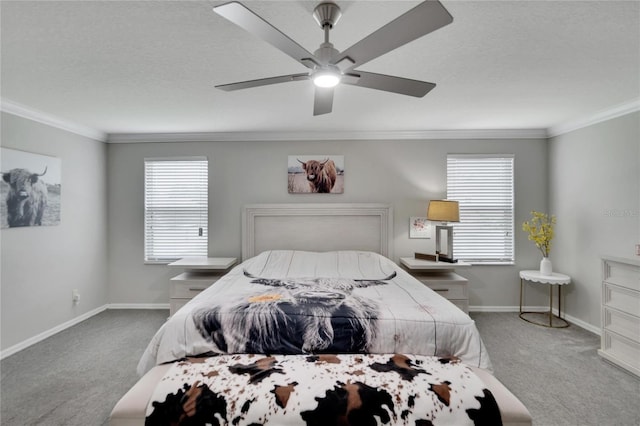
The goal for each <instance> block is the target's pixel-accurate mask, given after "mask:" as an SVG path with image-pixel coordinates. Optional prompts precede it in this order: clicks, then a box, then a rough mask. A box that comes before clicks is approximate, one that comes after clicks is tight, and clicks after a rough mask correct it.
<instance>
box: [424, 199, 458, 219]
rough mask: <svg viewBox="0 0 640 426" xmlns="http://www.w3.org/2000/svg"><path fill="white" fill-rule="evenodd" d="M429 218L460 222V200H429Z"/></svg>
mask: <svg viewBox="0 0 640 426" xmlns="http://www.w3.org/2000/svg"><path fill="white" fill-rule="evenodd" d="M427 219H429V220H433V221H435V222H460V209H459V208H458V202H457V201H451V200H431V201H429V207H428V208H427Z"/></svg>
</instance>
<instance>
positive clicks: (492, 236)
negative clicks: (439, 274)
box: [447, 154, 514, 264]
mask: <svg viewBox="0 0 640 426" xmlns="http://www.w3.org/2000/svg"><path fill="white" fill-rule="evenodd" d="M513 160H514V158H513V155H452V154H450V155H447V199H449V200H457V201H459V203H460V222H459V223H454V224H453V227H454V228H453V229H454V231H453V235H454V236H453V252H454V254H455V257H456V258H459V259H461V260H464V261H467V262H471V263H506V264H511V263H513V245H514V235H513V222H514V196H513V185H514V183H513V182H514V180H513Z"/></svg>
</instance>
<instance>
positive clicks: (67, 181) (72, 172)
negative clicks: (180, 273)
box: [0, 113, 108, 350]
mask: <svg viewBox="0 0 640 426" xmlns="http://www.w3.org/2000/svg"><path fill="white" fill-rule="evenodd" d="M2 146H3V147H5V148H14V149H20V150H23V151H29V152H34V153H38V154H45V155H51V156H55V157H58V158H60V159H61V163H62V178H61V180H62V205H61V223H60V225H58V226H44V227H29V228H13V229H2V231H1V232H0V236H1V237H2V242H1V249H2V272H1V281H2V285H1V320H2V321H1V322H2V349H3V350H4V349H6V348H8V347H11V346H13V345H15V344H17V343H20V342H22V341H24V340H26V339H29V338H31V337H34V336H36V335H38V334H40V333H42V332H45V331H48V330H50V329H51V328H53V327H55V326H58V325H60V324H63V323H65V322H67V321H70V320H73V319H74V318H75V317H78V316H80V315H82V314H84V313H87V312H89V311H91V310H94V309H96V308H98V307H101V306H103V305H104V304H105V303H107V287H108V282H107V218H106V214H107V196H106V195H107V187H106V183H107V179H106V158H107V150H106V144H104V143H102V142H97V141H94V140H91V139H88V138H85V137H82V136H78V135H75V134H72V133H68V132H66V131H63V130H58V129H54V128H52V127H49V126H46V125H43V124H39V123H37V122H34V121H31V120H27V119H24V118H20V117H17V116H14V115H11V114H6V113H2ZM72 289H78V290H79V291H80V295H81V301H80V303H79V304H78V305H74V304H73V303H72V300H71V291H72Z"/></svg>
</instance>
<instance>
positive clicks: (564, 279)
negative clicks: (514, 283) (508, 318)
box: [520, 271, 571, 328]
mask: <svg viewBox="0 0 640 426" xmlns="http://www.w3.org/2000/svg"><path fill="white" fill-rule="evenodd" d="M525 281H529V282H531V283H537V284H548V285H549V312H548V313H547V312H527V311H523V310H522V299H523V288H524V282H525ZM570 282H571V277H570V276H568V275H565V274H559V273H557V272H554V273H553V274H551V275H542V274H541V273H540V271H520V318H522V319H523V320H525V321H527V322H530V323H532V324H536V325H541V326H543V327H551V328H564V327H569V323H568V322H567V321H566V320H565V319H564V318H562V286H563V285H565V284H569V283H570ZM554 285H557V286H558V315H553V286H554ZM541 314H542V315H544V316H545V318H544V319H545V321H544V322H540V321H535V320H533V319H530V318H527V316H529V317H531V316H532V315H541ZM547 315H548V318H549V321H548V322H547V321H546V316H547ZM554 319H555V321H554ZM554 322H555V324H554Z"/></svg>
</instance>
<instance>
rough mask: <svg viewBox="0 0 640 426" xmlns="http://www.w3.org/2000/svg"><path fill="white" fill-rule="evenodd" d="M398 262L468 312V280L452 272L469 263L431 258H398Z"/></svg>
mask: <svg viewBox="0 0 640 426" xmlns="http://www.w3.org/2000/svg"><path fill="white" fill-rule="evenodd" d="M400 264H401V265H402V266H403V267H404V268H405V269H406V270H407V271H408V272H409V273H410V274H411V275H413V276H414V277H415V278H416V279H417V280H418V281H420V282H421V283H422V284H424V285H426V286H427V287H429V288H430V289H431V290H433V291H435V292H436V293H438V294H439V295H441V296H442V297H444V298H445V299H447V300H449V301H450V302H451V303H453V304H454V305H456V306H457V307H458V308H460V309H461V310H462V311H464V312H465V313H467V314H468V313H469V293H468V288H469V282H468V280H467V279H466V278H465V277H462V276H460V275H458V274H456V273H455V272H454V269H455V268H466V267H469V266H471V264H469V263H465V262H462V261H460V262H456V263H447V262H433V261H431V260H422V259H415V258H413V257H402V258H400Z"/></svg>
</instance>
